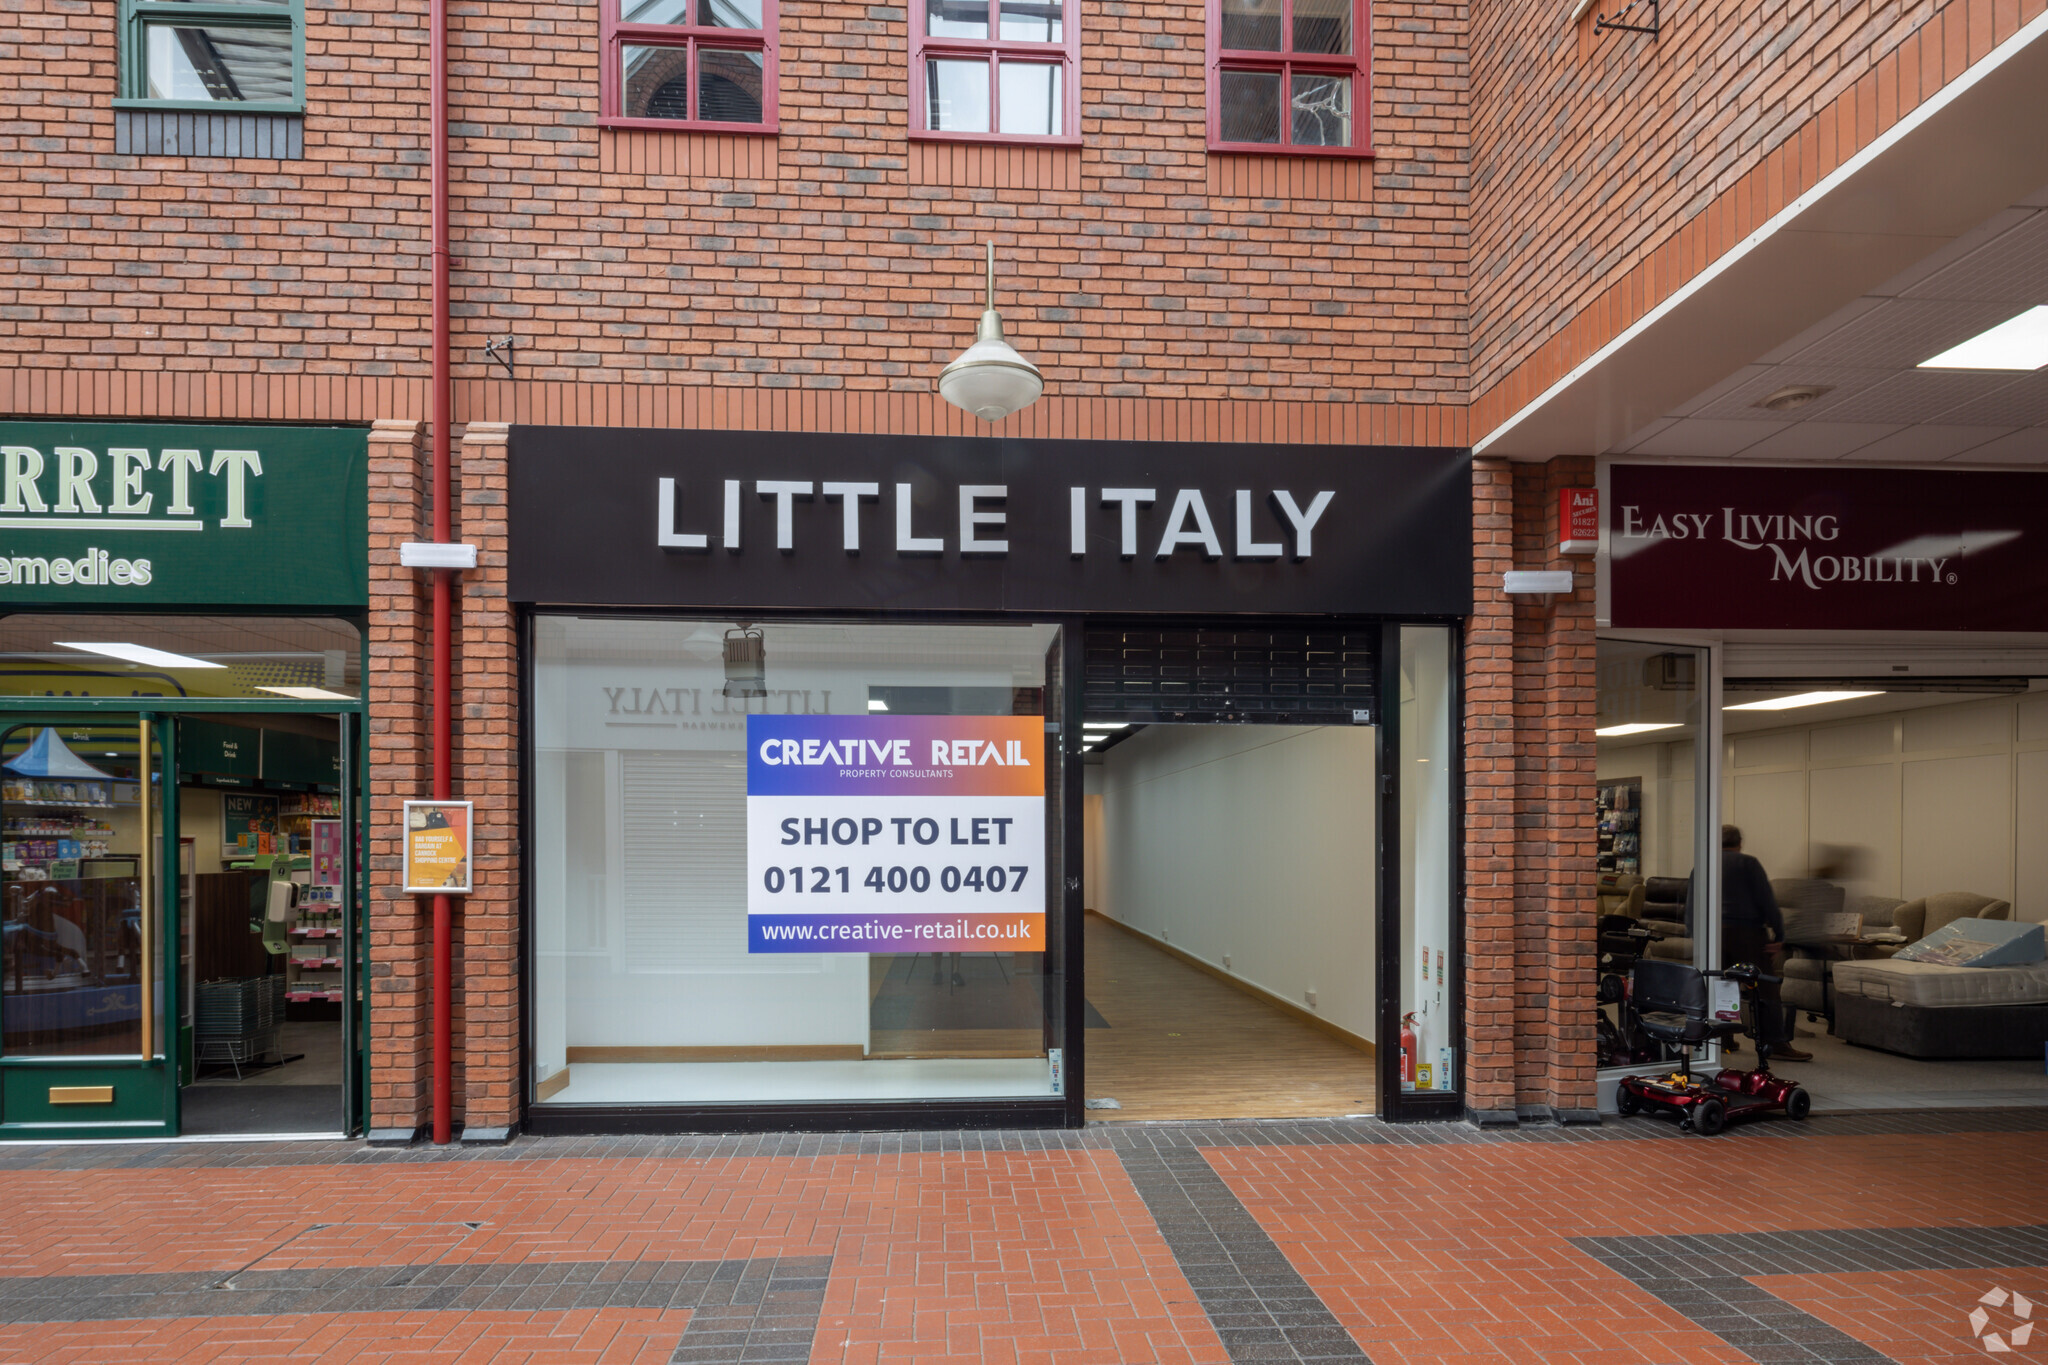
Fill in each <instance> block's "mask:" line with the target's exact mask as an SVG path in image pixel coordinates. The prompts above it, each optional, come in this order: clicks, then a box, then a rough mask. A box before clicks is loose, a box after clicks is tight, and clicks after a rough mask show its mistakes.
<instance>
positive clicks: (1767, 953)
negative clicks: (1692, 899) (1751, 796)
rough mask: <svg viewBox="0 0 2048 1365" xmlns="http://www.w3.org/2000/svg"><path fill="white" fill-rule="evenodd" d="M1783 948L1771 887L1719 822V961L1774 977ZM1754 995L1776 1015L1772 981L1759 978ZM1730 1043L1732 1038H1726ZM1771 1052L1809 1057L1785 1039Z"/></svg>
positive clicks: (1737, 835)
mask: <svg viewBox="0 0 2048 1365" xmlns="http://www.w3.org/2000/svg"><path fill="white" fill-rule="evenodd" d="M1784 950H1785V917H1784V915H1783V913H1782V912H1780V910H1779V909H1778V898H1777V896H1776V895H1775V894H1773V893H1772V891H1771V879H1770V876H1769V875H1768V874H1767V873H1765V871H1764V865H1763V864H1762V863H1760V862H1758V861H1757V860H1756V859H1754V858H1752V857H1750V856H1749V855H1748V854H1747V853H1744V852H1743V851H1742V831H1741V830H1739V829H1737V828H1736V827H1735V826H1734V825H1723V826H1721V965H1722V966H1723V967H1732V966H1734V965H1735V964H1736V963H1738V962H1746V963H1748V964H1749V965H1751V966H1752V967H1755V968H1757V969H1758V970H1760V971H1764V972H1768V973H1770V974H1771V975H1773V976H1775V975H1777V973H1778V965H1779V964H1778V957H1779V955H1780V954H1782V953H1783V952H1784ZM1754 999H1755V1001H1756V1002H1757V1003H1759V1004H1762V1005H1766V1006H1768V1007H1769V1013H1770V1014H1771V1015H1772V1016H1774V1017H1779V1016H1782V1014H1783V1011H1782V1010H1781V1009H1780V1007H1779V1004H1778V983H1777V982H1775V981H1759V982H1758V983H1757V986H1756V994H1755V996H1754ZM1729 1044H1730V1046H1733V1044H1734V1040H1733V1039H1730V1040H1729ZM1771 1056H1773V1057H1775V1058H1777V1059H1779V1060H1781V1061H1787V1062H1810V1061H1812V1060H1813V1054H1812V1053H1811V1052H1803V1051H1801V1050H1800V1049H1798V1048H1796V1047H1794V1046H1793V1045H1792V1039H1790V1038H1787V1039H1786V1040H1785V1041H1784V1042H1782V1043H1775V1044H1773V1045H1772V1047H1771Z"/></svg>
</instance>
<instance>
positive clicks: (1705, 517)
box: [1607, 465, 2048, 631]
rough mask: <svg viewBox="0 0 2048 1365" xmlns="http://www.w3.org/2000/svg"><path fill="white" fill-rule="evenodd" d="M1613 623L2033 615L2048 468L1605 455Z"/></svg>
mask: <svg viewBox="0 0 2048 1365" xmlns="http://www.w3.org/2000/svg"><path fill="white" fill-rule="evenodd" d="M1610 478H1611V482H1610V485H1609V494H1610V496H1609V500H1608V513H1607V516H1608V520H1607V531H1608V537H1607V538H1608V552H1609V558H1610V579H1609V585H1610V598H1611V604H1612V610H1611V612H1610V616H1611V619H1612V622H1613V624H1614V625H1615V626H1617V627H1638V628H1641V627H1656V628H1674V629H1759V630H2016V631H2038V630H2048V475H2043V474H2037V473H1997V472H1988V473H1979V472H1973V471H1963V470H1957V471H1941V470H1923V469H1816V468H1789V469H1768V468H1761V469H1760V468H1757V467H1755V466H1746V467H1737V466H1721V465H1715V466H1697V465H1616V466H1614V467H1613V469H1612V471H1611V475H1610Z"/></svg>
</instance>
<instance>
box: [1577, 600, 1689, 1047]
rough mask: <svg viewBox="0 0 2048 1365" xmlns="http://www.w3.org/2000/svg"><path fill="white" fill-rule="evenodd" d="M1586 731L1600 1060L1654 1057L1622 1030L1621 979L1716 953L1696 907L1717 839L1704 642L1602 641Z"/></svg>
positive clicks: (1627, 1024) (1625, 1020)
mask: <svg viewBox="0 0 2048 1365" xmlns="http://www.w3.org/2000/svg"><path fill="white" fill-rule="evenodd" d="M1597 667H1598V678H1599V695H1598V700H1597V703H1596V713H1595V721H1594V730H1593V735H1594V739H1595V741H1596V743H1597V744H1598V746H1599V747H1598V750H1597V754H1596V757H1595V766H1594V787H1593V810H1592V811H1591V812H1590V815H1591V817H1592V819H1593V821H1594V824H1595V840H1596V850H1597V851H1596V876H1595V898H1596V906H1595V909H1596V912H1597V914H1598V917H1599V919H1598V962H1599V971H1600V973H1601V975H1602V977H1603V978H1606V979H1607V980H1606V983H1605V985H1604V987H1603V990H1602V1003H1601V1004H1600V1006H1599V1013H1600V1017H1599V1020H1598V1027H1599V1033H1598V1048H1599V1054H1600V1064H1601V1065H1602V1066H1627V1065H1632V1064H1635V1063H1639V1062H1647V1061H1655V1060H1660V1059H1662V1058H1663V1056H1664V1052H1663V1050H1662V1048H1661V1047H1660V1046H1658V1045H1655V1044H1651V1043H1648V1042H1647V1041H1645V1040H1644V1039H1642V1038H1640V1037H1639V1036H1638V1035H1637V1033H1636V1031H1635V1030H1634V1029H1633V1028H1632V1026H1631V1016H1630V1014H1629V1010H1628V1006H1627V1002H1626V1000H1625V999H1623V998H1622V997H1623V992H1624V985H1625V983H1626V982H1627V981H1628V979H1629V976H1630V973H1631V972H1632V970H1633V969H1634V966H1635V963H1636V961H1637V960H1638V959H1639V958H1644V957H1649V958H1659V959H1666V960H1670V961H1674V962H1684V963H1689V964H1693V965H1697V966H1701V967H1706V966H1709V965H1711V964H1712V957H1711V954H1712V953H1714V952H1716V951H1718V945H1717V944H1716V943H1715V942H1714V941H1713V939H1714V930H1715V928H1716V926H1717V924H1718V917H1717V916H1716V915H1713V914H1711V913H1708V914H1703V913H1701V907H1700V904H1699V902H1700V900H1701V899H1702V895H1703V892H1702V890H1701V888H1703V887H1704V886H1705V885H1706V884H1707V879H1706V876H1705V869H1704V867H1703V866H1702V861H1701V860H1702V857H1703V856H1718V851H1717V846H1718V839H1709V838H1705V837H1703V836H1702V834H1701V827H1702V820H1703V819H1706V818H1710V817H1711V814H1712V812H1711V809H1710V807H1711V804H1712V803H1711V801H1709V800H1707V799H1704V797H1703V783H1704V781H1705V780H1706V769H1707V766H1708V765H1707V763H1706V761H1705V757H1704V755H1703V752H1702V748H1701V741H1702V738H1703V733H1704V732H1703V729H1702V727H1703V724H1704V720H1705V708H1704V703H1703V697H1702V692H1701V687H1702V681H1703V679H1704V677H1705V675H1706V655H1705V652H1704V651H1702V650H1695V649H1689V648H1678V647H1673V646H1670V645H1659V644H1644V643H1639V642H1636V641H1630V640H1602V641H1600V645H1599V661H1598V665H1597Z"/></svg>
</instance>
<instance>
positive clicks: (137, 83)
mask: <svg viewBox="0 0 2048 1365" xmlns="http://www.w3.org/2000/svg"><path fill="white" fill-rule="evenodd" d="M119 22H120V25H121V84H120V91H121V93H120V96H119V98H117V99H116V100H115V101H114V105H115V107H116V108H129V109H183V110H193V111H201V110H219V111H221V112H233V113H238V114H241V113H297V112H299V111H300V110H302V109H303V108H304V107H305V95H306V89H305V67H306V61H305V55H306V48H305V25H304V18H303V15H302V12H301V10H300V6H299V0H207V2H206V3H194V2H193V0H121V5H120V19H119Z"/></svg>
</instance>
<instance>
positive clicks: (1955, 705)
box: [1598, 692, 2048, 920]
mask: <svg viewBox="0 0 2048 1365" xmlns="http://www.w3.org/2000/svg"><path fill="white" fill-rule="evenodd" d="M1725 746H1726V748H1725V757H1724V760H1723V770H1722V771H1723V784H1724V785H1723V789H1722V801H1721V818H1722V820H1723V821H1725V822H1727V823H1729V824H1733V825H1738V826H1740V827H1741V829H1742V832H1743V840H1744V849H1745V851H1746V852H1749V853H1751V854H1753V855H1755V856H1756V857H1757V858H1758V859H1759V860H1760V861H1761V862H1762V863H1763V865H1764V868H1765V870H1767V871H1768V872H1769V873H1770V874H1771V875H1772V876H1773V877H1799V876H1805V875H1806V874H1807V873H1808V872H1810V871H1812V870H1813V869H1814V866H1815V861H1816V858H1817V857H1818V856H1820V850H1822V849H1824V848H1828V847H1834V848H1850V849H1855V850H1858V856H1857V858H1856V861H1855V864H1854V866H1853V868H1852V871H1853V875H1850V876H1845V877H1844V878H1842V880H1843V882H1844V884H1845V885H1846V887H1847V889H1848V891H1849V894H1851V895H1873V896H1887V897H1896V898H1900V899H1905V900H1913V899H1917V898H1918V897H1921V896H1926V895H1932V894H1935V893H1937V892H1942V891H1974V892H1976V893H1978V894H1979V895H1985V896H1995V897H1997V898H1999V899H2000V900H2010V901H2012V902H2013V913H2014V915H2015V916H2017V917H2019V918H2021V919H2030V920H2044V919H2048V839H2043V838H2042V837H2041V832H2042V831H2044V830H2048V692H2028V693H2021V694H2017V695H2013V696H2006V697H1989V698H1985V697H1972V698H1969V699H1967V700H1960V701H1956V702H1952V703H1948V704H1944V705H1934V706H1919V707H1915V708H1913V709H1910V710H1902V711H1898V712H1893V713H1889V714H1877V715H1858V716H1854V717H1850V718H1846V719H1842V720H1834V721H1830V720H1827V719H1824V718H1815V719H1813V720H1810V721H1807V722H1805V723H1803V724H1796V725H1786V726H1782V727H1777V728H1773V729H1768V730H1752V731H1746V732H1744V733H1740V734H1735V735H1730V736H1727V737H1726V740H1725ZM1598 773H1599V776H1600V778H1601V779H1602V780H1606V779H1609V778H1614V777H1641V778H1642V779H1643V817H1642V828H1643V872H1644V875H1645V876H1665V877H1683V876H1686V875H1688V874H1689V873H1690V871H1691V870H1692V816H1693V746H1692V743H1691V741H1689V740H1686V741H1678V742H1674V743H1668V744H1654V743H1636V744H1611V743H1607V742H1603V743H1602V744H1601V746H1600V754H1599V760H1598Z"/></svg>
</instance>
